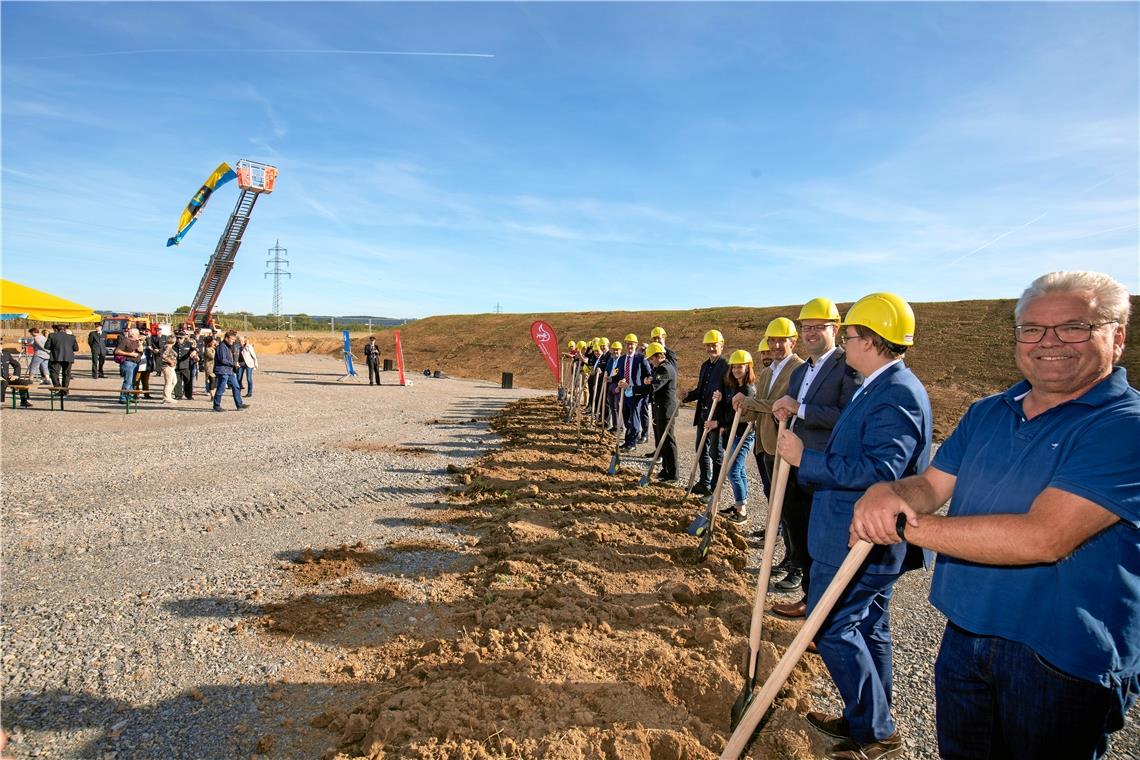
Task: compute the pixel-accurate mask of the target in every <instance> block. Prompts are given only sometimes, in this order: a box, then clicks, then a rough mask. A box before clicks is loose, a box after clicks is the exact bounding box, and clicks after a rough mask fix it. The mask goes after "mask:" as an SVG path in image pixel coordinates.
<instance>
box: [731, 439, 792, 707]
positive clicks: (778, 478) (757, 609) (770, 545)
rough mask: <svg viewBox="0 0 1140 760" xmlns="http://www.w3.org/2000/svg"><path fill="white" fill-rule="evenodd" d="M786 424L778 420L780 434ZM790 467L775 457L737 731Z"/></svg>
mask: <svg viewBox="0 0 1140 760" xmlns="http://www.w3.org/2000/svg"><path fill="white" fill-rule="evenodd" d="M786 425H787V422H786V421H784V420H781V421H780V432H783V431H784V428H785V426H786ZM791 471H792V468H791V467H790V466H789V465H788V463H787V462H785V461H784V460H783V458H782V457H780V455H779V454H777V455H776V471H775V473H774V475H775V481H774V482H773V484H772V500H771V502H770V503H769V504H768V530H767V532H766V533H765V534H764V535H765V536H766V537H767V539H766V540H765V541H764V554H763V557H762V558H761V560H760V577H759V578H758V579H757V580H756V601H755V602H754V603H753V605H752V627H751V628H750V629H749V632H748V656H747V659H745V661H744V690H743V691H742V692H741V693H740V696H739V697H738V698H737V700H736V702H735V703H734V704H733V705H732V715H731V720H730V722H729V728H736V726H737V724H738V723H740V718H741V716H743V715H744V711H745V710H747V709H748V705H749V704H751V703H752V696H753V689H755V688H756V664H757V658H758V657H759V656H760V633H761V631H762V630H763V625H764V604H765V602H766V601H767V598H768V581H769V580H771V577H772V558H773V555H774V554H775V553H776V541H775V537H776V531H777V530H778V529H779V525H780V513H781V512H782V511H783V508H784V493H785V491H786V490H787V488H788V477H789V473H791Z"/></svg>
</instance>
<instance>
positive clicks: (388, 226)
mask: <svg viewBox="0 0 1140 760" xmlns="http://www.w3.org/2000/svg"><path fill="white" fill-rule="evenodd" d="M0 13H2V21H3V26H2V34H3V39H2V43H3V47H2V61H0V63H2V87H3V89H2V102H0V108H2V111H0V117H2V128H3V133H2V139H3V145H2V167H3V172H2V181H3V186H2V214H3V218H2V222H3V229H2V235H3V237H2V253H3V261H2V271H3V276H4V277H5V278H7V279H12V280H15V281H17V282H20V283H23V284H26V285H30V286H32V287H38V288H41V289H45V290H49V291H51V292H54V293H57V294H59V295H62V296H64V297H67V298H71V299H72V300H76V301H79V302H81V303H85V304H87V305H90V306H93V307H96V308H101V307H131V308H137V309H155V310H159V311H169V310H171V309H173V308H175V307H177V306H179V305H182V304H186V303H189V301H190V299H191V297H192V296H193V294H194V291H195V289H196V287H197V285H198V281H199V279H200V277H201V274H202V269H203V266H204V264H205V262H206V261H207V259H208V258H209V256H210V254H211V253H212V252H213V250H214V246H215V244H216V242H217V237H218V235H219V234H220V233H221V230H222V227H223V226H224V224H225V221H226V218H227V216H228V215H229V213H230V211H231V209H232V207H233V204H234V202H235V200H236V197H237V188H236V186H235V185H233V184H231V185H229V186H227V187H224V188H222V189H221V190H219V192H218V193H217V194H215V196H214V197H213V199H212V200H211V202H210V204H209V206H208V207H207V210H206V213H205V214H204V216H203V217H202V218H201V219H200V220H199V222H198V224H197V225H196V226H195V228H194V229H193V230H191V232H190V233H189V234H188V235H187V236H186V238H185V240H184V241H183V242H182V244H181V245H180V246H179V247H177V248H169V249H168V248H166V247H165V241H166V239H167V237H169V236H171V235H172V234H173V233H174V232H175V228H176V226H177V220H178V216H179V213H180V212H181V209H182V208H183V207H184V205H185V204H186V202H187V200H188V199H189V197H190V195H191V194H193V192H194V191H195V190H196V189H197V188H198V186H199V185H200V184H201V182H202V181H203V179H204V178H205V177H206V175H207V174H209V172H210V171H211V170H212V169H213V168H214V167H215V166H216V165H217V164H218V163H219V162H220V161H223V160H225V161H229V162H230V163H233V162H235V161H236V160H237V159H239V158H249V159H252V160H257V161H264V162H268V163H272V164H274V165H276V166H278V167H279V168H280V179H279V183H278V190H277V192H275V193H274V194H273V195H271V196H268V197H266V198H263V199H261V200H260V201H259V202H258V204H257V207H256V209H255V211H254V215H253V219H252V221H251V223H250V226H249V230H248V232H247V233H246V236H245V240H244V243H243V246H242V249H241V252H240V254H239V256H238V260H237V265H236V267H235V269H234V272H233V274H232V275H231V277H230V279H229V282H228V283H227V285H226V289H225V291H224V292H223V294H222V297H221V300H220V305H221V306H222V308H224V309H225V310H239V309H247V310H250V311H253V312H255V313H267V312H269V311H270V309H271V304H272V287H271V281H270V280H269V279H267V278H265V277H264V276H263V274H264V272H265V271H266V266H265V260H266V258H267V255H266V249H268V248H269V247H270V246H272V245H273V244H274V242H275V241H276V240H280V241H281V245H282V246H284V247H285V248H287V249H288V251H289V260H290V262H291V267H290V269H291V271H292V272H293V279H292V280H286V281H285V282H284V285H283V297H282V301H283V309H284V310H285V311H286V312H301V311H303V312H308V313H312V314H324V313H333V314H361V313H367V314H374V315H390V316H401V317H420V316H427V315H430V314H444V313H464V312H486V311H491V310H493V309H494V307H495V304H496V303H498V304H501V308H502V309H503V311H514V312H528V313H529V312H542V311H577V310H602V309H650V308H659V309H685V308H696V307H705V306H718V305H756V306H763V305H774V304H794V303H802V302H803V301H806V300H808V299H809V298H813V297H816V296H821V295H823V296H828V297H830V298H832V299H834V300H836V301H851V300H855V299H856V298H858V297H860V296H862V295H864V294H866V293H868V292H872V291H876V290H890V291H894V292H897V293H899V294H900V295H902V296H904V297H906V298H908V299H911V300H914V301H937V300H959V299H968V298H994V297H1013V296H1016V295H1017V294H1019V293H1020V291H1021V289H1022V288H1023V287H1024V286H1025V285H1026V284H1027V283H1028V282H1029V280H1031V279H1032V278H1033V277H1034V276H1036V275H1038V274H1041V273H1043V272H1046V271H1050V270H1054V269H1072V268H1089V269H1098V270H1101V271H1106V272H1108V273H1110V274H1112V275H1114V276H1115V277H1117V278H1118V279H1120V280H1121V281H1122V282H1124V284H1125V285H1126V286H1128V288H1129V289H1130V290H1131V291H1132V292H1133V293H1137V292H1140V273H1138V269H1140V262H1138V256H1140V254H1138V251H1140V231H1138V227H1137V222H1138V217H1140V177H1138V172H1140V169H1138V166H1140V149H1138V145H1140V136H1138V132H1140V104H1138V93H1140V82H1138V71H1140V54H1138V39H1140V23H1138V6H1137V4H1135V3H1107V4H1087V3H1077V4H1063V3H1045V4H1036V3H1014V4H975V3H950V4H919V3H914V4H911V3H885V4H875V3H847V4H825V3H778V4H777V3H773V4H767V3H756V4H745V3H729V4H705V3H693V4H689V3H663V4H659V3H644V4H637V3H634V4H610V3H584V4H563V3H512V4H500V3H466V4H443V3H428V4H417V3H344V4H342V3H229V2H215V3H185V4H180V3H121V4H115V3H111V4H102V3H101V4H86V3H13V2H4V3H3V5H2V6H0ZM349 51H355V52H349ZM388 53H433V54H439V53H469V54H476V55H463V56H460V55H391V54H388Z"/></svg>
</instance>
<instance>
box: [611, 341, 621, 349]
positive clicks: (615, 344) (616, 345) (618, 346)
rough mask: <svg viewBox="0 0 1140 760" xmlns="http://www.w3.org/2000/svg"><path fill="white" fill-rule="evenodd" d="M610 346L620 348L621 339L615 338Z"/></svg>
mask: <svg viewBox="0 0 1140 760" xmlns="http://www.w3.org/2000/svg"><path fill="white" fill-rule="evenodd" d="M610 348H621V341H617V340H615V341H614V342H613V343H611V344H610Z"/></svg>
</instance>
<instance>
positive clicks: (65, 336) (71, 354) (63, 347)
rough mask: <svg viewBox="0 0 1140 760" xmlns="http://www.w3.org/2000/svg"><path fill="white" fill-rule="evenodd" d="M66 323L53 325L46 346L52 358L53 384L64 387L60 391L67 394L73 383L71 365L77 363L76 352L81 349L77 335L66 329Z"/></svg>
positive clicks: (50, 367) (50, 363)
mask: <svg viewBox="0 0 1140 760" xmlns="http://www.w3.org/2000/svg"><path fill="white" fill-rule="evenodd" d="M65 327H66V326H65V325H52V330H53V332H52V334H51V335H49V336H48V339H47V342H46V343H45V344H44V348H45V349H47V352H48V354H50V358H49V360H48V370H49V371H50V372H51V384H52V385H53V386H55V387H56V388H63V390H62V391H60V393H62V394H63V395H65V396H66V395H67V387H68V386H69V385H71V365H72V364H74V363H75V352H76V351H78V350H79V343H78V342H77V341H76V340H75V336H74V335H72V334H71V333H69V332H66V331H65Z"/></svg>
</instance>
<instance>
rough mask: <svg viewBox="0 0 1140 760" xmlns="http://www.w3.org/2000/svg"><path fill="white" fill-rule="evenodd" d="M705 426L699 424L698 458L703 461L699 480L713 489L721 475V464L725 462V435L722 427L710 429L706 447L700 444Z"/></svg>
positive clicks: (706, 486) (706, 438)
mask: <svg viewBox="0 0 1140 760" xmlns="http://www.w3.org/2000/svg"><path fill="white" fill-rule="evenodd" d="M703 432H704V430H703V426H702V425H698V426H697V444H698V446H697V460H698V461H699V462H700V463H701V476H700V480H698V481H697V482H698V483H700V484H702V485H704V487H705V488H709V489H711V488H712V487H713V483H715V482H716V479H717V478H718V477H720V466H721V464H722V463H723V462H724V436H723V435H722V434H721V428H719V427H718V428H716V429H714V430H710V431H709V434H708V435H707V436H705V445H704V447H701V446H700V442H701V434H702V433H703Z"/></svg>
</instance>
